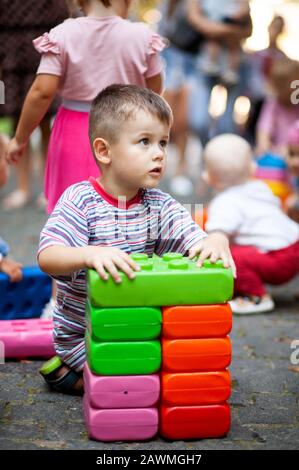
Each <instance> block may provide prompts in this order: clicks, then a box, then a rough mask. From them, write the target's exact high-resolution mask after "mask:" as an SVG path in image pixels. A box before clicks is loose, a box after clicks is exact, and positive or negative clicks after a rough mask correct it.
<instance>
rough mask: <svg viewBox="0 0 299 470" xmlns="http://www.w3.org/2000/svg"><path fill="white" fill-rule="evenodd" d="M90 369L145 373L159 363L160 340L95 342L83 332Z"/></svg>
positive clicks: (105, 373) (100, 372)
mask: <svg viewBox="0 0 299 470" xmlns="http://www.w3.org/2000/svg"><path fill="white" fill-rule="evenodd" d="M85 344H86V356H87V362H88V365H89V367H90V370H91V371H92V372H93V373H95V374H101V375H146V374H153V373H155V372H157V371H158V370H159V368H160V365H161V345H160V341H158V340H152V341H131V342H126V341H123V342H120V341H115V342H106V343H105V342H96V341H94V340H93V339H92V338H91V337H90V335H89V333H88V332H86V334H85Z"/></svg>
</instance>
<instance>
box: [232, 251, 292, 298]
mask: <svg viewBox="0 0 299 470" xmlns="http://www.w3.org/2000/svg"><path fill="white" fill-rule="evenodd" d="M231 251H232V255H233V258H234V261H235V263H236V267H237V279H236V282H235V294H237V295H238V294H240V295H249V296H258V297H262V296H263V295H265V294H266V290H265V287H264V283H267V284H272V285H280V284H284V283H285V282H288V281H290V280H291V279H292V278H294V277H295V276H296V274H297V273H298V272H299V242H297V243H295V244H294V245H291V246H289V247H287V248H284V249H282V250H275V251H271V252H269V253H261V252H260V251H258V250H257V249H256V248H254V247H251V246H237V245H234V246H232V247H231Z"/></svg>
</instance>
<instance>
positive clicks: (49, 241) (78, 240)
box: [38, 193, 89, 281]
mask: <svg viewBox="0 0 299 470" xmlns="http://www.w3.org/2000/svg"><path fill="white" fill-rule="evenodd" d="M65 194H66V193H64V195H65ZM64 195H63V196H62V198H61V199H60V201H59V202H58V204H57V205H56V207H55V209H54V211H53V212H52V214H51V216H50V217H49V219H48V221H47V223H46V225H45V226H44V228H43V229H42V232H41V235H40V242H39V248H38V256H39V254H40V253H41V252H42V251H43V250H45V249H46V248H49V247H50V246H65V247H77V248H78V247H83V246H87V245H88V242H89V232H88V223H87V217H86V214H85V213H84V211H83V210H82V209H80V208H79V207H77V206H75V204H74V203H73V202H72V201H70V200H68V199H67V198H66V197H64ZM53 277H55V279H58V280H63V281H67V280H73V279H74V278H75V277H76V273H74V274H73V275H72V276H53Z"/></svg>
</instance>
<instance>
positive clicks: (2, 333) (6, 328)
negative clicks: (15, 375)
mask: <svg viewBox="0 0 299 470" xmlns="http://www.w3.org/2000/svg"><path fill="white" fill-rule="evenodd" d="M0 341H2V342H3V343H4V357H7V358H9V357H18V358H20V357H29V356H38V357H51V356H53V355H55V350H54V345H53V321H52V320H39V319H30V320H2V321H0Z"/></svg>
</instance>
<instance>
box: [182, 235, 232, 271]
mask: <svg viewBox="0 0 299 470" xmlns="http://www.w3.org/2000/svg"><path fill="white" fill-rule="evenodd" d="M197 255H199V258H198V262H197V266H202V265H203V262H204V260H206V259H207V258H210V261H211V263H216V261H217V260H218V259H220V260H222V261H223V266H224V267H225V268H231V269H232V271H233V275H234V277H236V266H235V263H234V260H233V257H232V255H231V252H230V249H229V241H228V239H227V237H226V236H225V235H223V234H222V233H212V234H211V235H209V236H208V237H206V238H204V239H203V240H202V241H201V242H200V243H198V244H197V245H195V246H193V247H192V248H190V250H189V259H193V258H195V256H197Z"/></svg>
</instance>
